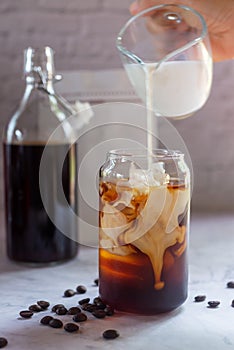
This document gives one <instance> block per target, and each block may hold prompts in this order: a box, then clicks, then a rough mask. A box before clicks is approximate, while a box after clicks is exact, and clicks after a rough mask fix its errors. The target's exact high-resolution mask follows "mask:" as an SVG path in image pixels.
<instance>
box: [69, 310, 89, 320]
mask: <svg viewBox="0 0 234 350" xmlns="http://www.w3.org/2000/svg"><path fill="white" fill-rule="evenodd" d="M72 319H73V321H75V322H84V321H87V319H88V317H87V316H86V315H85V314H84V313H83V312H79V313H78V314H76V315H74V316H73V318H72Z"/></svg>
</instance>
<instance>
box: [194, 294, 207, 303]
mask: <svg viewBox="0 0 234 350" xmlns="http://www.w3.org/2000/svg"><path fill="white" fill-rule="evenodd" d="M205 300H206V296H205V295H197V296H196V297H194V301H195V302H196V303H200V302H201V301H205Z"/></svg>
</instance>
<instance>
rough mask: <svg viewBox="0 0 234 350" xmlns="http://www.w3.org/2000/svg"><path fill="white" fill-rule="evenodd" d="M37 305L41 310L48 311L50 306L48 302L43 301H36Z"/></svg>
mask: <svg viewBox="0 0 234 350" xmlns="http://www.w3.org/2000/svg"><path fill="white" fill-rule="evenodd" d="M37 304H38V305H39V306H40V307H41V308H42V309H43V310H46V309H48V307H49V306H50V303H49V302H48V301H45V300H39V301H37Z"/></svg>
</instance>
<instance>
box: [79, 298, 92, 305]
mask: <svg viewBox="0 0 234 350" xmlns="http://www.w3.org/2000/svg"><path fill="white" fill-rule="evenodd" d="M89 302H90V298H85V299H81V300H80V301H79V302H78V303H79V304H80V305H84V304H88V303H89Z"/></svg>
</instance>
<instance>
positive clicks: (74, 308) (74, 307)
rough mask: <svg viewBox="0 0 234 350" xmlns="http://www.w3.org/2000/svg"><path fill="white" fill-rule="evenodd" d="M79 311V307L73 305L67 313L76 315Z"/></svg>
mask: <svg viewBox="0 0 234 350" xmlns="http://www.w3.org/2000/svg"><path fill="white" fill-rule="evenodd" d="M79 312H81V309H80V308H79V307H76V306H73V307H70V309H69V310H68V312H67V313H68V315H76V314H78V313H79Z"/></svg>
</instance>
